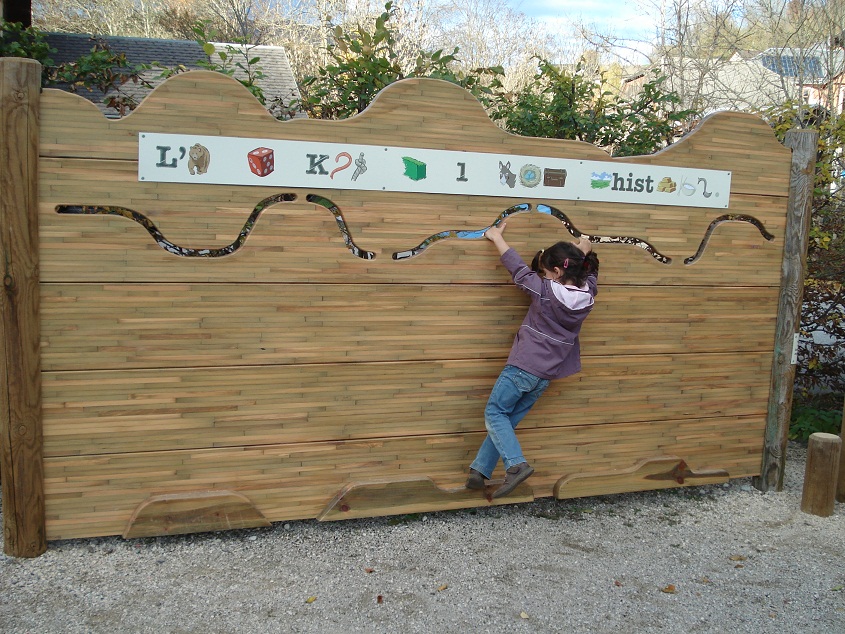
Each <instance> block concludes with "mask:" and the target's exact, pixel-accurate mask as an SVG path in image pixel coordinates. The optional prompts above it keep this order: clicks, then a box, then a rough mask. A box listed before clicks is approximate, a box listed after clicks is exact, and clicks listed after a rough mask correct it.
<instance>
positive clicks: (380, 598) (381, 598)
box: [376, 595, 384, 603]
mask: <svg viewBox="0 0 845 634" xmlns="http://www.w3.org/2000/svg"><path fill="white" fill-rule="evenodd" d="M376 603H384V597H383V596H381V595H378V596H377V597H376Z"/></svg>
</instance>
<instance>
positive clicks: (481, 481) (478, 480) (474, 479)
mask: <svg viewBox="0 0 845 634" xmlns="http://www.w3.org/2000/svg"><path fill="white" fill-rule="evenodd" d="M486 480H487V478H485V477H484V475H483V474H482V473H481V472H480V471H476V470H475V469H470V470H469V477H468V478H467V483H466V484H465V485H464V486H466V488H468V489H473V490H476V491H480V490H482V489H483V488H484V487H485V486H487V485H486V484H485V481H486Z"/></svg>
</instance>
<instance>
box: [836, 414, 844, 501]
mask: <svg viewBox="0 0 845 634" xmlns="http://www.w3.org/2000/svg"><path fill="white" fill-rule="evenodd" d="M839 437H840V438H841V439H842V443H841V444H840V445H839V478H838V479H837V485H836V501H837V502H845V402H843V403H842V427H841V429H840V430H839Z"/></svg>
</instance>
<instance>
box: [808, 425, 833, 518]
mask: <svg viewBox="0 0 845 634" xmlns="http://www.w3.org/2000/svg"><path fill="white" fill-rule="evenodd" d="M841 445H842V439H841V438H839V436H836V435H835V434H823V433H815V434H811V435H810V443H809V445H808V447H807V466H806V468H805V470H804V489H803V491H802V493H801V510H802V511H804V512H805V513H809V514H811V515H818V516H820V517H829V516H830V515H833V505H834V498H835V497H836V478H837V472H838V471H839V453H840V451H841Z"/></svg>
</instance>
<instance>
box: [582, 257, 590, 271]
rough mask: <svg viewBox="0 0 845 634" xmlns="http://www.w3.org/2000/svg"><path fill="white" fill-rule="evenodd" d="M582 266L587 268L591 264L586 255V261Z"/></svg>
mask: <svg viewBox="0 0 845 634" xmlns="http://www.w3.org/2000/svg"><path fill="white" fill-rule="evenodd" d="M581 266H583V267H584V268H585V269H586V268H587V267H588V266H590V263H589V261H587V258H586V257H584V263H583V264H582V265H581Z"/></svg>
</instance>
